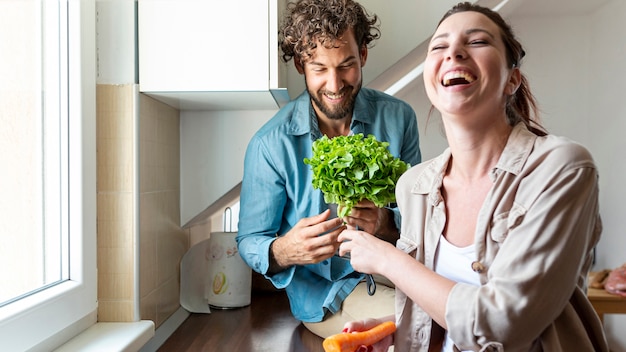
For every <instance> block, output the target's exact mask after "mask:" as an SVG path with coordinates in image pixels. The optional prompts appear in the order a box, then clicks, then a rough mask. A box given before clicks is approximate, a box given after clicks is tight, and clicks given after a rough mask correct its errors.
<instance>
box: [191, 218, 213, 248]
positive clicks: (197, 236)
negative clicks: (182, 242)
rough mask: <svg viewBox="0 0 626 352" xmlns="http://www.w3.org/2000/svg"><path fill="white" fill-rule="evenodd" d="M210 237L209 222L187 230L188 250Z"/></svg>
mask: <svg viewBox="0 0 626 352" xmlns="http://www.w3.org/2000/svg"><path fill="white" fill-rule="evenodd" d="M209 237H211V221H210V220H209V221H206V222H203V223H199V224H197V225H194V226H192V227H191V228H189V248H191V247H193V246H194V245H196V244H197V243H200V242H202V241H204V240H206V239H208V238H209Z"/></svg>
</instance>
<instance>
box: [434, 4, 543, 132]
mask: <svg viewBox="0 0 626 352" xmlns="http://www.w3.org/2000/svg"><path fill="white" fill-rule="evenodd" d="M467 11H473V12H478V13H481V14H483V15H485V16H487V18H489V19H490V20H491V21H492V22H493V23H495V24H496V25H497V26H498V27H499V28H500V33H501V36H502V41H503V42H504V46H505V47H506V56H507V61H508V62H507V63H508V64H509V66H510V67H518V68H519V67H520V66H521V64H522V59H523V58H524V56H525V55H526V52H525V51H524V48H522V44H521V43H520V42H519V41H518V40H517V38H516V37H515V35H514V33H513V29H512V28H511V26H510V25H509V24H508V23H506V21H505V20H504V19H503V18H502V16H500V14H499V13H497V12H495V11H493V10H491V9H489V8H486V7H483V6H479V5H475V4H472V3H470V2H460V3H458V4H456V5H454V6H453V7H452V8H451V9H450V10H449V11H448V12H446V13H445V14H444V15H443V17H442V18H441V20H440V21H439V24H438V25H437V27H439V25H441V22H443V21H444V20H445V19H446V18H448V17H450V16H452V15H454V14H455V13H459V12H467ZM538 110H539V109H538V108H537V102H536V100H535V97H534V96H533V94H532V93H531V92H530V85H529V83H528V80H527V79H526V76H524V75H523V74H522V82H521V84H520V86H519V88H518V89H517V91H516V92H515V94H514V95H511V96H510V97H509V98H508V100H507V104H506V116H507V119H508V123H509V125H511V126H515V125H516V124H517V123H518V122H520V121H523V122H524V124H526V126H527V127H528V129H529V130H530V131H532V132H533V133H535V134H536V135H539V136H544V135H546V134H547V131H546V129H545V127H543V126H542V125H541V123H540V121H539V112H538Z"/></svg>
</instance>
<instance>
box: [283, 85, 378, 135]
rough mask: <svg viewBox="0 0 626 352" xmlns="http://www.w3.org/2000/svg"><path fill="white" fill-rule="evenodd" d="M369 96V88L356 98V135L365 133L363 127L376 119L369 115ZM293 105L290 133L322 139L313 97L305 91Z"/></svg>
mask: <svg viewBox="0 0 626 352" xmlns="http://www.w3.org/2000/svg"><path fill="white" fill-rule="evenodd" d="M367 96H368V90H367V88H361V90H360V91H359V93H358V94H357V96H356V102H355V104H354V111H353V113H352V122H351V124H350V129H351V130H352V131H353V132H354V133H355V134H356V133H363V131H364V130H365V129H364V127H363V125H364V124H370V123H372V122H373V119H374V116H373V115H372V114H371V113H369V111H370V109H369V100H368V98H367ZM293 104H294V106H293V110H294V113H293V115H292V118H291V121H290V122H289V127H288V131H289V132H288V133H290V134H292V135H296V136H298V135H303V134H307V133H310V134H311V138H312V139H313V140H316V139H318V138H320V137H321V136H322V133H321V131H320V129H319V126H318V122H317V115H316V114H315V110H314V109H313V106H312V105H311V96H310V95H309V93H308V92H307V91H306V90H305V91H304V92H303V93H302V94H300V96H298V97H297V98H296V99H295V100H294V101H293Z"/></svg>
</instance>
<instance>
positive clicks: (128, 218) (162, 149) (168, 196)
mask: <svg viewBox="0 0 626 352" xmlns="http://www.w3.org/2000/svg"><path fill="white" fill-rule="evenodd" d="M137 104H139V105H138V109H136V106H137ZM97 105H98V111H97V113H98V126H97V128H98V132H97V139H98V140H97V148H98V154H97V155H98V161H97V165H98V301H99V306H98V320H99V321H133V320H136V319H148V320H153V321H154V322H155V325H156V326H157V327H158V326H159V325H161V324H162V323H163V322H164V321H165V320H166V319H167V318H168V317H169V316H170V315H171V314H172V313H174V312H175V311H176V310H177V309H178V308H179V291H180V270H179V264H180V260H181V258H182V256H183V255H184V254H185V252H186V251H187V249H188V248H189V237H190V236H189V230H183V229H182V228H181V227H180V225H179V224H180V207H179V199H180V191H179V190H180V176H179V165H180V143H179V139H180V137H179V112H178V111H177V110H176V109H174V108H172V107H170V106H168V105H165V104H163V103H161V102H159V101H157V100H154V99H152V98H150V97H148V96H145V95H143V94H137V93H136V89H135V86H134V85H98V90H97ZM137 111H138V112H139V116H138V118H139V124H138V126H139V133H138V134H137V133H135V132H136V131H135V128H136V127H135V126H137V124H136V123H135V121H136V119H137V116H136V115H137V113H136V112H137ZM136 136H139V137H138V141H137V138H136ZM135 146H138V147H139V153H136V152H135ZM137 155H138V156H139V160H137ZM135 172H138V175H139V190H137V189H136V188H137V187H136V184H135V176H134V175H135ZM137 198H138V199H137ZM137 201H138V202H139V215H136V212H135V211H134V209H135V204H136V203H135V202H137ZM137 222H139V236H137V234H136V232H137V230H136V229H137V227H136V226H135V224H136V223H137ZM136 238H139V241H138V243H137V241H136V240H135V239H136ZM136 245H139V251H137V249H136V247H135V246H136ZM137 252H139V268H140V269H139V270H140V272H139V273H136V272H135V264H134V263H135V259H136V258H135V257H136V253H137ZM137 277H138V278H139V280H140V281H139V295H138V297H139V307H137V306H136V305H137V303H136V302H135V301H136V299H135V294H136V293H135V282H136V280H137ZM137 310H139V312H140V317H136V316H135V312H136V311H137Z"/></svg>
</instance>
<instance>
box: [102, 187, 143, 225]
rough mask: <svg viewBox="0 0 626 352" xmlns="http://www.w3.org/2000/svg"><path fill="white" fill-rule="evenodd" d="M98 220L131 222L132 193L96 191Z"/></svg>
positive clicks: (129, 223) (130, 223)
mask: <svg viewBox="0 0 626 352" xmlns="http://www.w3.org/2000/svg"><path fill="white" fill-rule="evenodd" d="M97 198H98V220H109V221H118V222H120V223H124V224H128V225H129V226H132V224H133V207H134V205H133V195H132V193H131V192H115V193H98V197H97Z"/></svg>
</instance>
